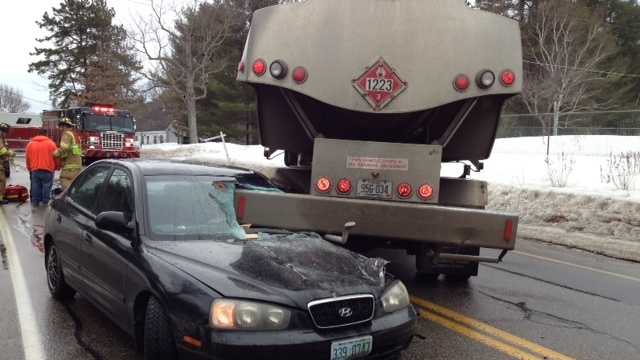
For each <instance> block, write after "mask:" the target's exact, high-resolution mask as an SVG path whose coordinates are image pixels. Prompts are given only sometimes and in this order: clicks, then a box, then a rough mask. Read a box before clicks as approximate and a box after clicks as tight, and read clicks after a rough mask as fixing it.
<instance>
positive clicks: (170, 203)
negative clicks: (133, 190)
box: [146, 176, 245, 240]
mask: <svg viewBox="0 0 640 360" xmlns="http://www.w3.org/2000/svg"><path fill="white" fill-rule="evenodd" d="M146 189H147V206H148V224H149V230H150V233H151V236H152V238H154V239H156V240H206V239H244V238H245V233H244V230H243V229H242V228H241V227H240V225H239V224H238V222H237V221H236V216H235V209H234V206H233V200H234V192H235V185H234V183H233V182H231V181H219V179H218V178H215V177H211V176H147V177H146Z"/></svg>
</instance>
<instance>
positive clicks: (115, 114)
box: [42, 104, 140, 163]
mask: <svg viewBox="0 0 640 360" xmlns="http://www.w3.org/2000/svg"><path fill="white" fill-rule="evenodd" d="M65 117H66V118H69V119H71V121H73V123H74V124H75V125H76V128H75V130H74V131H75V134H76V138H77V139H78V141H79V142H80V145H81V147H82V158H83V162H85V163H91V162H93V161H95V160H100V159H108V158H137V157H140V149H139V148H138V146H137V145H136V143H135V138H136V136H135V131H136V123H135V119H134V118H133V116H132V115H131V113H130V112H129V111H127V110H120V109H116V108H114V107H113V106H111V105H99V104H93V105H90V106H86V107H75V108H69V109H57V110H46V111H43V113H42V123H43V127H44V128H45V129H46V130H47V134H48V136H49V137H50V138H52V139H53V140H54V141H56V142H59V141H60V137H61V136H62V129H60V128H59V127H58V122H59V121H60V120H61V119H62V118H65Z"/></svg>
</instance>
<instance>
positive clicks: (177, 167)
mask: <svg viewBox="0 0 640 360" xmlns="http://www.w3.org/2000/svg"><path fill="white" fill-rule="evenodd" d="M97 163H114V164H120V165H122V166H125V167H127V168H130V169H134V168H135V169H136V170H137V171H138V172H140V173H141V174H142V175H143V176H157V175H184V176H202V175H208V176H220V177H237V176H241V175H251V174H254V172H253V171H250V170H246V169H242V168H235V167H227V166H208V165H199V164H190V163H187V162H178V161H171V160H146V159H131V160H102V161H99V162H97ZM97 163H96V164H97Z"/></svg>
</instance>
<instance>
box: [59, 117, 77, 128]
mask: <svg viewBox="0 0 640 360" xmlns="http://www.w3.org/2000/svg"><path fill="white" fill-rule="evenodd" d="M58 125H60V126H63V125H66V126H71V127H76V124H74V123H73V121H71V119H69V118H68V117H63V118H62V119H60V121H58Z"/></svg>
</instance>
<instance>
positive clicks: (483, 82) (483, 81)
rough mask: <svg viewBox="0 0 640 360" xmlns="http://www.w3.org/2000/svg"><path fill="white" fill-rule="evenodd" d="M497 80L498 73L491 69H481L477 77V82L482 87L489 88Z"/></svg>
mask: <svg viewBox="0 0 640 360" xmlns="http://www.w3.org/2000/svg"><path fill="white" fill-rule="evenodd" d="M495 82H496V74H494V73H493V71H491V70H484V71H481V72H480V73H479V74H478V76H477V77H476V84H477V85H478V87H479V88H480V89H488V88H490V87H492V86H493V84H495Z"/></svg>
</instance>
